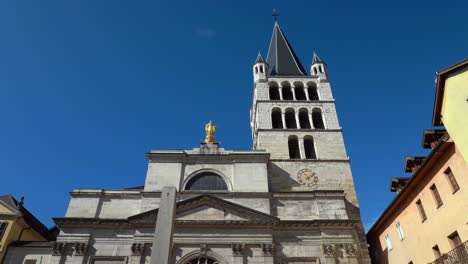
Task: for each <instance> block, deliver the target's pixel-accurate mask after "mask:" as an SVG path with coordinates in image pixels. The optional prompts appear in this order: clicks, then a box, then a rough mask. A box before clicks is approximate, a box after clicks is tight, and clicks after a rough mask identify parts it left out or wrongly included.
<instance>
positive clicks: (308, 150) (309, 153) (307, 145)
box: [304, 136, 317, 159]
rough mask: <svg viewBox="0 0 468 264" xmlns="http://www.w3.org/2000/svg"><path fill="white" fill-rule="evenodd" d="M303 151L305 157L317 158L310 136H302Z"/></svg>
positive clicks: (312, 139)
mask: <svg viewBox="0 0 468 264" xmlns="http://www.w3.org/2000/svg"><path fill="white" fill-rule="evenodd" d="M304 151H305V156H306V159H317V155H316V153H315V147H314V138H312V137H311V136H305V137H304Z"/></svg>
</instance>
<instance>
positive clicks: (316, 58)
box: [312, 51, 323, 65]
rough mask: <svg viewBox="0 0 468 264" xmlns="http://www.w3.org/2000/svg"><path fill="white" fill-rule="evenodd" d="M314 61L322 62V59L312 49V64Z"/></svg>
mask: <svg viewBox="0 0 468 264" xmlns="http://www.w3.org/2000/svg"><path fill="white" fill-rule="evenodd" d="M316 63H323V61H322V60H321V59H320V58H319V56H318V55H317V53H316V52H315V51H314V58H313V59H312V65H314V64H316Z"/></svg>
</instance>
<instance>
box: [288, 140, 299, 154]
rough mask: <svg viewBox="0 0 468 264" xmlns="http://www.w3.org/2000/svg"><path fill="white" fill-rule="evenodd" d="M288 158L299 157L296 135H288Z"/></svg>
mask: <svg viewBox="0 0 468 264" xmlns="http://www.w3.org/2000/svg"><path fill="white" fill-rule="evenodd" d="M288 148H289V158H290V159H300V158H301V154H300V152H299V142H298V140H297V137H296V136H290V137H289V139H288Z"/></svg>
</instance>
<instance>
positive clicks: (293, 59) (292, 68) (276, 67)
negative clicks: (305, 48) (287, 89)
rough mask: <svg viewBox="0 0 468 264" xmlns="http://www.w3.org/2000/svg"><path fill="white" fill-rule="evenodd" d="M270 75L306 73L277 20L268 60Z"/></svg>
mask: <svg viewBox="0 0 468 264" xmlns="http://www.w3.org/2000/svg"><path fill="white" fill-rule="evenodd" d="M266 62H267V63H268V66H269V71H270V72H269V74H270V75H273V76H274V75H306V71H305V70H304V67H303V66H302V64H301V62H300V61H299V59H298V58H297V56H296V53H294V50H293V49H292V47H291V45H290V44H289V42H288V40H287V39H286V36H285V35H284V33H283V31H282V30H281V28H280V26H279V24H278V22H277V21H275V26H274V27H273V35H272V36H271V41H270V48H269V49H268V55H267V60H266Z"/></svg>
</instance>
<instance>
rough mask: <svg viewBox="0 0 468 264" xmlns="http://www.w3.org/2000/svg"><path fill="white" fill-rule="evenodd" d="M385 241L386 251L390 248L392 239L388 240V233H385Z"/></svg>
mask: <svg viewBox="0 0 468 264" xmlns="http://www.w3.org/2000/svg"><path fill="white" fill-rule="evenodd" d="M385 243H386V244H387V249H388V251H390V250H392V248H393V247H392V241H391V240H390V236H389V235H388V234H386V235H385Z"/></svg>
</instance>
